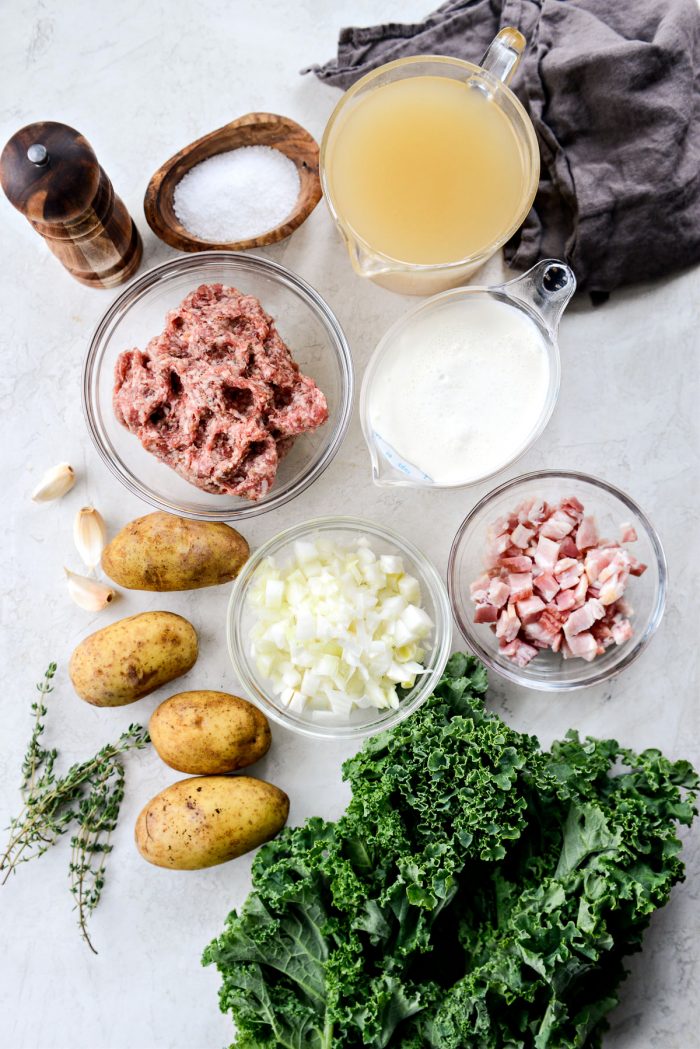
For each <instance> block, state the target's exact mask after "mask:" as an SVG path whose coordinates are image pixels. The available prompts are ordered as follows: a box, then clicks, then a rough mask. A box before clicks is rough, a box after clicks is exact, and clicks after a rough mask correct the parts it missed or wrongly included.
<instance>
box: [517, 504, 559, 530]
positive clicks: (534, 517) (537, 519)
mask: <svg viewBox="0 0 700 1049" xmlns="http://www.w3.org/2000/svg"><path fill="white" fill-rule="evenodd" d="M551 512H552V508H551V507H550V505H549V504H548V503H547V502H545V500H544V499H533V500H532V503H531V505H530V508H529V509H528V511H527V517H526V518H525V521H527V522H528V523H529V524H532V525H534V526H535V528H539V526H540V525H541V524H542V522H543V521H546V520H547V518H548V517H549V515H550V513H551ZM523 523H524V522H523Z"/></svg>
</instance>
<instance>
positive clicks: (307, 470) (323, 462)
mask: <svg viewBox="0 0 700 1049" xmlns="http://www.w3.org/2000/svg"><path fill="white" fill-rule="evenodd" d="M211 283H221V284H227V285H232V286H233V287H236V288H238V289H239V290H240V291H242V292H245V293H246V294H249V295H254V296H255V297H256V298H257V299H259V300H260V302H261V303H262V306H263V309H264V310H265V311H266V312H267V313H269V314H270V315H271V316H272V317H273V318H274V320H275V323H276V326H277V329H278V331H279V333H280V335H281V337H282V339H283V340H284V341H285V342H286V343H287V345H288V346H289V348H290V350H291V351H292V355H293V357H294V359H295V360H296V362H297V363H298V364H299V367H300V368H301V370H302V372H304V373H305V374H307V375H310V376H311V378H312V379H314V380H315V382H316V383H317V385H318V386H319V387H320V389H321V390H322V391H323V393H324V394H325V396H326V399H327V401H328V409H329V418H328V421H327V422H326V423H324V425H323V426H321V427H319V429H318V430H315V431H314V432H313V433H306V434H303V435H302V436H300V437H298V438H297V440H296V441H295V443H294V446H293V448H292V450H291V452H290V453H289V454H288V455H287V456H286V457H285V458H284V459H283V460H282V462H281V463H280V467H279V470H278V472H277V477H276V479H275V483H274V484H273V485H272V487H271V489H270V491H269V492H268V493H267V495H265V496H264V497H263V498H262V499H260V500H258V502H255V503H253V502H250V501H249V500H247V499H242V498H240V497H238V496H231V495H210V494H209V493H208V492H203V491H201V490H200V489H199V488H196V487H195V486H194V485H191V484H190V483H189V482H188V481H185V480H184V479H183V478H182V477H180V476H179V475H178V474H177V473H175V471H174V470H172V469H171V468H170V467H169V466H166V465H165V464H164V463H161V462H159V461H158V460H157V459H156V458H155V457H154V456H153V455H151V454H150V452H147V451H146V450H145V449H144V448H143V447H142V445H141V442H140V441H139V439H138V438H137V437H136V436H135V435H134V434H132V433H130V432H129V431H128V430H127V429H126V428H125V427H124V426H122V425H121V423H119V422H118V421H117V419H116V416H115V414H114V410H113V408H112V388H113V384H114V364H115V361H116V359H117V357H118V356H119V354H120V353H121V352H122V350H127V349H131V348H132V347H134V346H138V347H139V348H141V349H143V348H145V346H146V344H147V343H148V341H149V340H150V339H151V338H152V337H153V336H154V335H157V334H158V333H159V332H161V331H162V330H163V326H164V322H165V315H166V313H167V312H168V311H169V310H171V309H173V308H174V307H175V306H177V305H178V304H179V303H180V302H181V301H182V299H184V297H185V296H186V295H188V294H189V292H191V291H194V290H195V289H196V288H198V287H199V285H200V284H211ZM352 400H353V371H352V357H351V354H350V348H349V346H348V344H347V340H346V338H345V335H344V334H343V330H342V328H341V327H340V325H339V323H338V321H337V320H336V318H335V316H334V315H333V313H332V312H331V310H330V309H329V307H328V306H327V305H326V303H325V302H324V301H323V299H322V298H321V297H320V295H318V293H317V292H315V291H314V289H313V288H312V287H310V286H309V285H308V284H307V283H306V282H305V281H303V280H302V279H301V277H298V276H297V275H296V274H295V273H292V272H291V271H290V270H287V269H285V268H284V267H283V266H280V265H278V264H277V263H275V262H270V261H269V259H263V258H260V257H258V256H255V255H247V254H246V255H244V254H239V253H236V252H232V251H209V252H200V253H198V254H197V255H194V256H187V257H185V258H178V259H174V260H173V261H172V262H165V263H163V264H162V265H160V266H156V267H155V268H154V269H152V270H149V271H148V273H144V274H143V276H141V277H138V278H137V279H136V280H134V281H132V282H131V284H129V285H128V286H127V287H126V288H125V289H124V291H123V292H122V293H121V294H120V295H119V296H118V297H117V299H115V301H114V302H113V303H112V305H111V306H110V307H109V309H108V310H107V312H106V313H105V315H104V317H103V318H102V320H101V321H100V323H99V324H98V326H97V329H96V331H95V334H94V335H93V337H92V341H91V343H90V347H89V349H88V352H87V356H86V359H85V364H84V368H83V408H84V411H85V418H86V420H87V425H88V430H89V431H90V436H91V437H92V439H93V441H94V442H95V445H96V447H97V450H98V452H99V453H100V455H101V456H102V458H103V459H104V461H105V463H106V464H107V466H108V467H109V469H110V470H111V471H112V473H113V474H114V476H115V477H117V478H118V479H119V480H120V481H121V482H122V484H124V485H125V486H126V487H127V488H128V489H129V491H130V492H132V493H133V494H134V495H137V496H139V497H140V498H141V499H144V500H145V501H146V502H147V503H150V504H151V505H152V506H155V507H157V508H158V509H159V510H166V511H168V512H170V513H175V514H180V515H181V516H183V517H193V518H200V519H203V520H208V521H230V520H234V519H236V520H242V519H243V518H246V517H254V516H256V515H257V514H261V513H265V511H267V510H273V509H276V508H277V507H279V506H283V505H284V504H285V503H287V502H289V500H290V499H293V498H294V496H295V495H298V494H299V493H300V492H303V491H304V490H305V489H306V488H308V486H309V485H310V484H312V483H313V481H315V480H316V478H317V477H319V476H320V475H321V474H322V473H323V471H324V470H325V469H326V467H327V466H328V464H329V463H330V462H331V460H332V459H333V456H334V455H335V453H336V452H337V451H338V448H339V447H340V444H341V442H342V440H343V437H344V435H345V431H346V430H347V427H348V423H349V421H350V415H351V412H352Z"/></svg>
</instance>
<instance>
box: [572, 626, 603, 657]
mask: <svg viewBox="0 0 700 1049" xmlns="http://www.w3.org/2000/svg"><path fill="white" fill-rule="evenodd" d="M566 643H567V645H568V646H569V651H570V652H571V655H572V656H580V657H581V659H585V660H586V662H587V663H590V662H591V660H593V659H595V657H596V656H597V655H598V642H597V641H596V639H595V638H594V637H593V634H591V633H590V632H589V631H587V630H585V631H584V632H583V633H581V634H574V635H573V636H571V637H567V639H566Z"/></svg>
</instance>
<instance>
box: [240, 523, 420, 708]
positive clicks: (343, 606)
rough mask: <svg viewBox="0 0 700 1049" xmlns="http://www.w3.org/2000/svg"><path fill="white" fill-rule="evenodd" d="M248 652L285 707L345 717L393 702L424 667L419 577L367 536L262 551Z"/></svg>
mask: <svg viewBox="0 0 700 1049" xmlns="http://www.w3.org/2000/svg"><path fill="white" fill-rule="evenodd" d="M250 602H251V606H252V608H253V610H254V612H255V615H256V617H257V618H256V622H255V623H254V625H253V627H252V629H251V632H250V644H251V655H252V656H253V659H254V660H255V662H256V665H257V667H258V670H259V671H260V673H261V674H262V675H263V676H264V677H265V678H268V679H269V680H270V682H271V684H272V688H273V690H274V692H275V694H276V695H277V696H278V698H279V701H280V703H281V704H282V705H284V706H285V707H286V708H287V709H288V710H289V711H291V712H293V713H296V714H301V713H303V712H309V713H310V714H311V717H312V718H313V719H314V720H316V721H318V722H319V723H320V722H327V723H328V724H332V723H341V722H347V721H348V719H349V718H350V717H351V715H352V712H353V710H355V709H367V708H372V707H373V708H376V709H379V710H383V709H391V708H396V707H398V705H399V696H398V693H397V691H396V689H397V687H398V686H400V687H402V688H405V689H410V688H412V687H413V686H414V685H415V683H416V680H417V679H418V677H419V676H420V675H421V674H423V673H425V668H424V666H423V664H422V663H421V659H422V657H423V655H424V649H423V648H421V647H420V644H419V643H420V642H422V641H424V640H425V639H426V638H428V637H429V635H430V634H431V632H432V630H433V622H432V620H431V618H430V616H429V615H428V614H427V612H426V611H425V609H423V608H422V607H421V588H420V584H419V582H418V580H417V579H415V578H414V577H413V576H410V575H408V574H406V572H405V571H404V565H403V559H402V558H401V557H400V556H398V555H395V554H382V555H381V556H379V557H377V555H376V553H375V551H374V550H373V549H372V547H371V546H370V543H369V540H367V539H366V538H364V537H363V538H361V539H359V540H358V541H357V542H356V543H355V544H354V545H351V546H343V545H339V544H336V543H335V542H334V541H333V540H332V539H330V538H328V537H323V536H322V537H319V538H318V539H317V540H315V541H312V540H298V541H297V542H296V543H295V544H294V547H293V556H292V560H291V563H289V564H288V565H286V566H285V567H278V566H277V565H275V563H274V561H273V559H271V558H267V559H266V560H265V561H264V562H262V564H261V565H260V568H259V569H258V572H257V574H256V578H255V582H254V585H253V588H252V592H251V595H250Z"/></svg>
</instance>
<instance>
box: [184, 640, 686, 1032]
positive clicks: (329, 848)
mask: <svg viewBox="0 0 700 1049" xmlns="http://www.w3.org/2000/svg"><path fill="white" fill-rule="evenodd" d="M486 687H487V680H486V672H485V670H484V668H483V667H482V666H481V665H480V664H479V663H477V662H476V661H475V660H474V659H473V658H471V657H467V656H464V655H455V656H453V657H452V659H451V660H450V662H449V664H448V667H447V672H446V674H445V676H444V677H443V679H442V681H441V682H440V684H439V686H438V688H437V689H436V692H435V695H433V696H432V697H431V698H430V699H429V700H428V702H427V703H426V704H425V705H424V706H423V707H422V708H421V710H419V711H418V712H417V713H416V714H414V715H413V717H411V718H410V719H409V720H408V721H406V722H403V723H402V724H401V725H399V726H398V727H397V728H395V729H393V730H391V731H389V732H387V733H385V734H383V735H380V736H377V737H375V738H373V739H372V740H370V741H369V742H368V743H367V744H366V745H365V747H364V749H363V750H362V751H361V752H360V753H359V754H358V755H357V756H356V757H354V758H352V759H350V760H349V761H348V762H346V764H345V766H344V775H345V777H346V779H348V780H349V781H350V784H351V786H352V800H351V802H350V804H349V806H348V808H347V811H346V813H345V815H344V816H343V817H342V818H341V819H340V820H338V822H337V823H327V822H324V821H323V820H320V819H311V820H309V821H308V822H307V823H306V824H305V826H303V827H298V828H288V829H287V830H285V831H284V832H283V833H282V835H280V837H279V838H277V839H276V840H275V841H272V842H270V843H269V844H267V845H265V846H263V847H262V849H260V851H259V853H258V855H257V856H256V859H255V862H254V865H253V886H254V889H253V892H252V893H251V894H250V896H249V897H248V899H247V900H246V902H245V904H244V906H243V908H242V910H241V912H240V914H236V913H235V912H234V913H232V914H231V915H229V918H228V920H227V924H226V928H225V930H224V932H223V934H222V935H221V936H220V937H219V938H218V939H217V940H215V941H214V942H213V943H212V944H210V945H209V947H208V948H207V950H206V951H205V954H204V963H205V964H211V963H213V964H215V965H216V966H217V967H218V969H219V971H220V973H221V975H222V977H223V986H222V989H221V992H220V1004H221V1008H222V1010H223V1011H230V1012H231V1013H232V1015H233V1018H234V1021H235V1023H236V1027H237V1039H236V1042H235V1045H236V1046H237V1047H239V1049H272V1047H287V1049H331V1047H333V1049H342V1047H347V1049H355V1047H360V1046H368V1047H371V1049H397V1047H401V1049H427V1047H434V1049H461V1047H465V1046H469V1047H474V1049H577V1047H582V1046H587V1047H595V1046H599V1045H600V1044H601V1036H602V1033H603V1031H604V1030H605V1028H606V1022H605V1016H606V1013H607V1012H608V1011H609V1010H610V1009H611V1008H612V1007H613V1006H614V1005H615V1003H616V1001H617V988H618V985H619V984H620V982H621V980H622V979H623V978H624V968H623V959H624V956H625V955H626V954H629V953H631V952H633V951H636V950H639V949H640V946H641V940H642V934H643V932H644V929H645V928H646V926H647V924H648V922H649V918H650V916H651V914H652V913H653V912H654V910H656V909H657V908H658V907H661V906H663V905H664V904H665V903H666V901H667V900H668V898H669V894H670V891H671V888H672V886H673V885H674V884H675V883H676V882H678V881H680V880H682V878H683V864H682V863H681V861H680V859H679V858H678V853H679V851H680V847H681V846H680V841H679V840H678V838H677V835H676V824H678V823H682V824H690V822H691V821H692V818H693V815H694V814H695V811H696V810H695V808H694V801H695V795H694V794H693V793H692V791H693V790H694V788H696V787H697V785H698V779H697V776H696V774H695V772H694V771H693V769H692V768H691V766H690V765H689V764H688V763H687V762H684V761H677V762H675V763H674V762H670V761H668V760H667V759H666V758H664V757H663V755H662V754H660V753H659V751H657V750H647V751H644V752H643V753H642V754H639V755H637V754H634V753H632V752H631V751H629V750H624V749H621V748H620V747H619V745H618V744H617V743H616V742H615V741H614V740H593V739H586V740H583V741H582V740H580V739H579V737H578V735H577V734H576V733H575V732H570V733H569V734H568V735H567V737H566V739H564V740H562V741H560V742H558V743H555V744H554V745H553V747H552V748H551V750H550V751H549V752H544V751H542V750H541V749H540V747H539V744H538V742H537V740H536V739H535V738H534V737H532V736H528V735H524V734H522V733H519V732H516V731H514V730H513V729H511V728H509V727H508V726H507V725H506V724H504V722H503V721H501V719H500V718H498V717H497V716H495V715H493V714H490V713H487V712H486V711H485V710H484V707H483V700H482V697H483V694H484V693H485V691H486Z"/></svg>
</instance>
